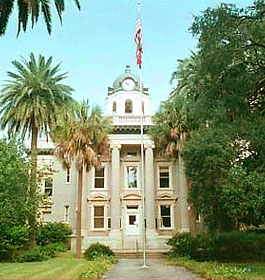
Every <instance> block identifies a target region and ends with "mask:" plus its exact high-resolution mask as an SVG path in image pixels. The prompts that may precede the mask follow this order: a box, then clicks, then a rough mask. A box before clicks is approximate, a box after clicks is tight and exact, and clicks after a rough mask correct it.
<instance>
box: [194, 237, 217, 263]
mask: <svg viewBox="0 0 265 280" xmlns="http://www.w3.org/2000/svg"><path fill="white" fill-rule="evenodd" d="M189 256H190V257H191V258H193V259H195V260H197V261H209V260H212V259H213V240H212V238H211V237H210V236H209V235H197V236H196V237H194V238H192V241H191V246H190V255H189Z"/></svg>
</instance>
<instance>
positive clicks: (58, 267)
mask: <svg viewBox="0 0 265 280" xmlns="http://www.w3.org/2000/svg"><path fill="white" fill-rule="evenodd" d="M88 266H89V262H88V261H87V260H85V259H81V260H80V259H79V260H78V259H75V257H74V254H72V253H70V252H67V253H61V254H59V256H58V257H57V258H53V259H49V260H48V261H45V262H34V263H0V279H78V276H79V275H80V274H81V272H82V271H83V270H84V269H86V268H87V267H88Z"/></svg>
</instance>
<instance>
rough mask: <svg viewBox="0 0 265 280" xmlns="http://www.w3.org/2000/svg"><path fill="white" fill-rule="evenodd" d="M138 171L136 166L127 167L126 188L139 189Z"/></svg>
mask: <svg viewBox="0 0 265 280" xmlns="http://www.w3.org/2000/svg"><path fill="white" fill-rule="evenodd" d="M137 171H138V169H137V167H136V166H127V167H126V187H127V188H129V189H134V188H137V185H138V184H137V175H138V172H137Z"/></svg>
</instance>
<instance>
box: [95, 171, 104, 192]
mask: <svg viewBox="0 0 265 280" xmlns="http://www.w3.org/2000/svg"><path fill="white" fill-rule="evenodd" d="M104 185H105V168H104V167H102V168H100V169H97V168H95V185H94V186H95V189H104Z"/></svg>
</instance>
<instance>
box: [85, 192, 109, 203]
mask: <svg viewBox="0 0 265 280" xmlns="http://www.w3.org/2000/svg"><path fill="white" fill-rule="evenodd" d="M109 200H110V196H108V195H105V194H103V193H95V194H93V195H91V196H90V197H88V198H87V201H109Z"/></svg>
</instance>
